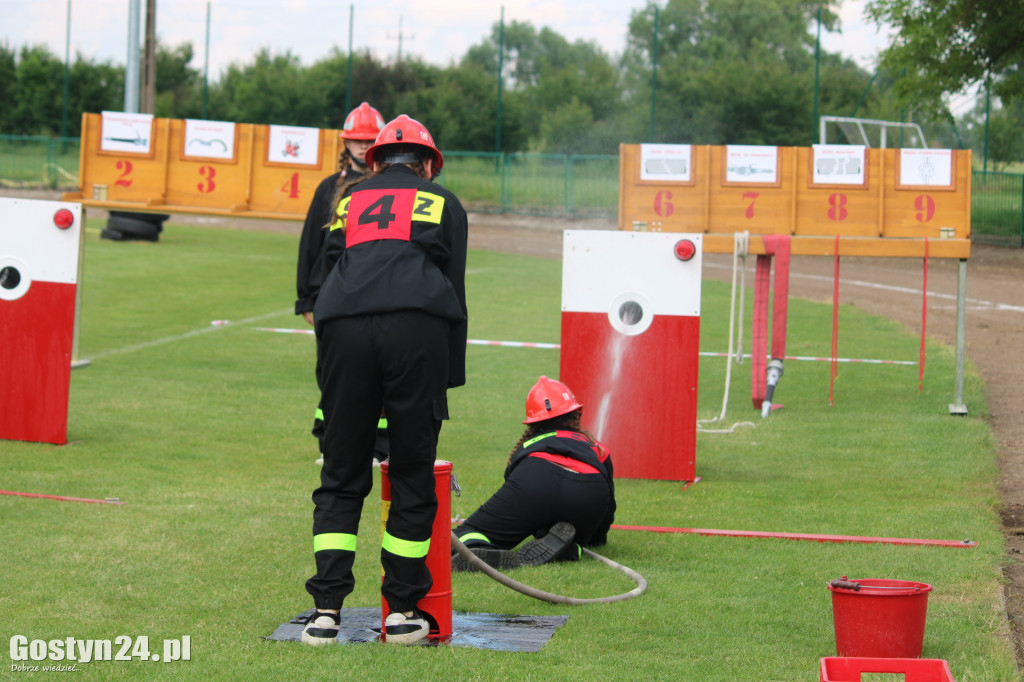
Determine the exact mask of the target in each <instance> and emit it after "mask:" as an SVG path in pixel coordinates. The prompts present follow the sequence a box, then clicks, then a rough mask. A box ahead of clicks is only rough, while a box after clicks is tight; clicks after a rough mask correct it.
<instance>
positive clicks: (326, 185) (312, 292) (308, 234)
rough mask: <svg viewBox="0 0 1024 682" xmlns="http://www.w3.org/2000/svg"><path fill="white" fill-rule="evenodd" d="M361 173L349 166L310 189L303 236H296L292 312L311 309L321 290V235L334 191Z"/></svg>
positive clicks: (330, 218) (329, 219)
mask: <svg viewBox="0 0 1024 682" xmlns="http://www.w3.org/2000/svg"><path fill="white" fill-rule="evenodd" d="M362 176H363V173H361V172H359V171H358V170H353V169H351V168H349V169H348V170H347V171H346V172H345V174H344V176H343V175H342V173H341V172H340V171H339V172H337V173H335V174H334V175H330V176H328V177H326V178H324V179H323V180H322V181H321V182H320V184H319V185H318V186H317V188H316V191H315V192H313V200H312V201H311V202H310V204H309V210H308V211H307V212H306V222H305V223H303V225H302V236H301V237H300V238H299V261H298V270H297V272H296V276H295V289H296V292H297V293H298V298H297V299H295V314H296V315H301V314H302V313H308V312H312V310H313V304H314V303H316V297H317V294H319V293H320V266H321V261H322V260H323V244H324V236H325V235H326V234H327V228H326V226H327V225H328V224H330V223H333V222H334V216H333V214H332V213H331V208H332V207H333V206H334V193H335V192H337V191H338V187H339V186H340V185H343V184H344V183H346V182H351V181H352V180H358V179H359V178H361V177H362Z"/></svg>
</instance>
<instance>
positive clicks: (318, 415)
mask: <svg viewBox="0 0 1024 682" xmlns="http://www.w3.org/2000/svg"><path fill="white" fill-rule="evenodd" d="M313 418H314V419H319V420H320V421H323V420H324V411H323V410H322V409H320V408H319V407H318V408H316V412H314V413H313Z"/></svg>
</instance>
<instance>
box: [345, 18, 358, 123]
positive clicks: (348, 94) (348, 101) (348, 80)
mask: <svg viewBox="0 0 1024 682" xmlns="http://www.w3.org/2000/svg"><path fill="white" fill-rule="evenodd" d="M355 12H356V6H355V5H349V6H348V73H347V75H346V76H345V112H346V113H345V115H346V116H348V112H350V111H352V26H353V23H354V21H355Z"/></svg>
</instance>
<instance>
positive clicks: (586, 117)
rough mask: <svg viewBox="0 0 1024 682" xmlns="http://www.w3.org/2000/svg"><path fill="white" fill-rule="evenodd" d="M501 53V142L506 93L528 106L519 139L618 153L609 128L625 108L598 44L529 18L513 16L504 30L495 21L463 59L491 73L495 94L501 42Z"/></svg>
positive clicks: (547, 147) (543, 148)
mask: <svg viewBox="0 0 1024 682" xmlns="http://www.w3.org/2000/svg"><path fill="white" fill-rule="evenodd" d="M499 45H502V46H503V47H504V53H503V57H502V60H501V61H502V73H503V76H504V80H503V88H504V90H503V100H502V108H503V111H502V122H503V125H502V130H503V133H502V147H503V148H505V149H511V150H515V149H517V148H516V147H510V146H509V144H507V143H506V137H505V132H504V131H505V125H504V124H505V117H506V112H505V109H506V108H507V100H506V96H508V98H509V99H511V100H512V101H515V102H517V103H521V104H522V105H524V106H525V107H526V110H525V112H524V114H525V117H524V118H523V122H524V124H525V125H527V128H526V129H525V130H524V131H522V133H521V134H518V135H515V134H514V135H513V136H514V138H515V139H523V140H528V145H529V148H530V149H531V150H534V151H540V152H597V153H616V152H617V144H618V143H617V141H616V140H610V139H609V138H608V135H607V132H608V131H610V130H613V129H614V128H615V126H614V125H613V124H611V123H610V120H611V119H613V118H614V117H615V116H616V115H617V114H618V113H619V112H620V111H621V108H622V106H621V105H622V94H621V88H620V78H619V72H618V69H617V68H616V66H615V64H614V63H613V62H612V61H611V59H610V58H609V57H608V55H606V54H605V53H604V52H603V51H602V50H601V49H600V47H599V46H598V45H597V44H595V43H593V42H588V41H583V40H577V41H576V42H573V43H570V42H569V41H568V40H566V39H565V38H564V37H562V36H561V35H559V34H558V33H556V32H555V31H552V30H551V29H550V28H547V27H543V28H541V29H540V30H539V31H538V30H536V29H535V28H534V27H533V25H532V24H530V23H529V22H520V21H513V22H511V23H510V24H509V25H508V26H506V27H505V30H504V36H502V35H501V25H500V24H495V25H494V27H493V28H492V30H491V35H490V36H489V37H488V38H487V39H486V40H484V41H482V42H481V43H479V44H477V45H474V46H473V47H471V48H470V49H469V50H468V51H467V52H466V55H465V56H464V57H463V59H462V64H463V66H472V67H475V68H477V69H479V70H480V71H481V72H482V73H485V74H487V75H489V76H490V78H492V79H493V81H492V82H493V87H492V92H494V96H496V88H497V74H498V48H499Z"/></svg>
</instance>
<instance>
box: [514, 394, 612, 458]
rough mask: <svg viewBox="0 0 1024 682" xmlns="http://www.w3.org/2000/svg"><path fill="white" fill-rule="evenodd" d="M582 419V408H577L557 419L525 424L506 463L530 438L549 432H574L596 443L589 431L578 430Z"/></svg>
mask: <svg viewBox="0 0 1024 682" xmlns="http://www.w3.org/2000/svg"><path fill="white" fill-rule="evenodd" d="M582 417H583V408H582V407H579V408H577V409H575V410H573V411H572V412H567V413H565V414H560V415H558V416H557V417H552V418H551V419H545V420H544V421H539V422H534V423H532V424H527V425H526V430H525V431H523V435H521V436H520V437H519V440H518V441H516V444H515V445H513V446H512V451H511V452H510V453H508V461H509V462H511V461H512V456H513V455H514V454H516V452H517V451H518V450H519V448H521V447H523V443H525V442H526V441H528V440H530V439H531V438H536V437H537V436H539V435H541V434H542V433H549V432H551V431H575V432H577V433H582V434H583V435H584V436H586V437H587V438H588V439H589V440H590V442H591V443H596V442H597V439H596V438H594V436H593V435H592V434H591V433H590V432H589V431H586V430H584V429H582V428H580V420H581V419H582ZM506 466H507V463H506Z"/></svg>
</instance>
